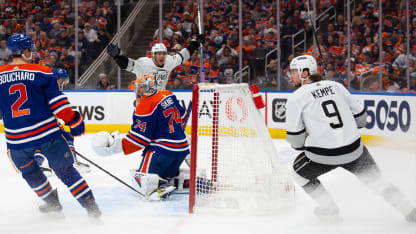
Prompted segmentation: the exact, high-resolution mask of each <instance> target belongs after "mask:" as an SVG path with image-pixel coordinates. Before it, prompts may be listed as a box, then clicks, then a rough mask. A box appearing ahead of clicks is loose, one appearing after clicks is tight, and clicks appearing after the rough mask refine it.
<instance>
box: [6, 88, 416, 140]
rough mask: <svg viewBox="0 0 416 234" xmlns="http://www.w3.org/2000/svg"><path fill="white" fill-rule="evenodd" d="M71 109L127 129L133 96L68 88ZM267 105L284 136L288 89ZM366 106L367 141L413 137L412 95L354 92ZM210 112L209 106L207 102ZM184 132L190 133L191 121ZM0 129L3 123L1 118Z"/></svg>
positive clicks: (103, 127) (96, 127)
mask: <svg viewBox="0 0 416 234" xmlns="http://www.w3.org/2000/svg"><path fill="white" fill-rule="evenodd" d="M174 93H175V94H176V96H177V97H178V100H179V101H180V103H181V104H182V105H183V106H184V107H186V108H190V103H191V99H192V92H191V91H177V92H174ZM65 94H66V95H67V96H68V98H69V100H70V102H71V104H72V108H73V109H74V110H78V111H80V112H81V113H82V114H83V116H84V119H85V123H86V131H87V132H98V131H115V130H119V131H120V132H127V131H128V130H129V129H130V125H131V122H132V121H131V118H132V113H133V111H134V106H135V95H134V93H133V92H131V91H67V92H65ZM262 95H263V98H264V100H265V103H266V108H264V110H262V114H263V115H264V119H265V123H266V125H267V127H268V129H269V132H270V134H271V136H272V137H273V138H286V132H285V130H284V128H285V123H286V113H285V109H286V108H285V104H286V102H287V98H288V96H289V95H290V92H277V91H268V92H262ZM353 95H354V96H355V97H356V98H357V99H358V100H359V101H360V102H362V103H363V104H364V106H365V107H366V109H367V115H368V117H367V126H366V127H365V128H363V129H361V133H362V134H363V136H364V139H365V140H366V141H368V140H372V141H373V142H374V140H380V139H383V138H386V137H387V138H389V139H390V138H391V139H400V140H403V139H415V138H416V124H415V121H416V119H415V114H416V112H415V108H416V95H415V94H386V93H355V94H353ZM207 107H208V108H207V109H206V111H207V112H208V113H207V114H208V115H209V114H210V113H209V112H210V110H211V108H212V107H211V106H210V105H209V104H208V105H207ZM188 123H189V126H188V127H187V132H190V123H191V120H190V121H189V122H188ZM0 131H1V132H3V123H2V120H1V119H0Z"/></svg>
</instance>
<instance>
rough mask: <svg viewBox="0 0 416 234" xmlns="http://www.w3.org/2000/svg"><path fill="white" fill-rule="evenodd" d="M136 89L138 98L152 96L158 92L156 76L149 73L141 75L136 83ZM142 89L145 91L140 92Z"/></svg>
mask: <svg viewBox="0 0 416 234" xmlns="http://www.w3.org/2000/svg"><path fill="white" fill-rule="evenodd" d="M134 85H135V87H136V89H135V92H136V96H137V97H139V98H140V97H141V96H142V95H143V94H146V95H147V96H151V95H153V94H155V93H156V92H157V88H156V86H157V84H156V80H155V78H154V76H153V75H152V74H149V73H143V74H140V75H139V76H138V77H137V79H136V81H135V82H134ZM140 87H144V90H142V91H139V88H140Z"/></svg>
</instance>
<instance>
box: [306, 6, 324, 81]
mask: <svg viewBox="0 0 416 234" xmlns="http://www.w3.org/2000/svg"><path fill="white" fill-rule="evenodd" d="M314 14H315V12H314ZM308 17H309V20H310V21H311V25H312V32H313V38H314V39H315V41H316V44H317V45H318V52H319V58H320V59H321V61H322V64H323V66H324V71H323V74H322V75H323V76H324V77H325V79H326V80H328V76H327V75H326V74H327V70H326V64H325V61H324V57H323V56H322V52H321V46H320V45H319V42H318V36H317V33H316V28H315V24H314V22H313V21H312V16H311V14H309V0H308Z"/></svg>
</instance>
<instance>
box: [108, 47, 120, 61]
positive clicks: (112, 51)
mask: <svg viewBox="0 0 416 234" xmlns="http://www.w3.org/2000/svg"><path fill="white" fill-rule="evenodd" d="M107 54H109V55H110V56H111V57H113V58H116V57H118V56H119V55H120V48H118V47H117V46H116V45H114V44H109V45H108V46H107Z"/></svg>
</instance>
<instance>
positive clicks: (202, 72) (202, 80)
mask: <svg viewBox="0 0 416 234" xmlns="http://www.w3.org/2000/svg"><path fill="white" fill-rule="evenodd" d="M200 1H201V0H198V1H196V4H197V6H196V10H197V12H198V31H199V35H202V22H201V9H200V8H199V5H200ZM199 50H200V51H201V82H202V83H205V71H204V49H203V48H202V42H200V43H199Z"/></svg>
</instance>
